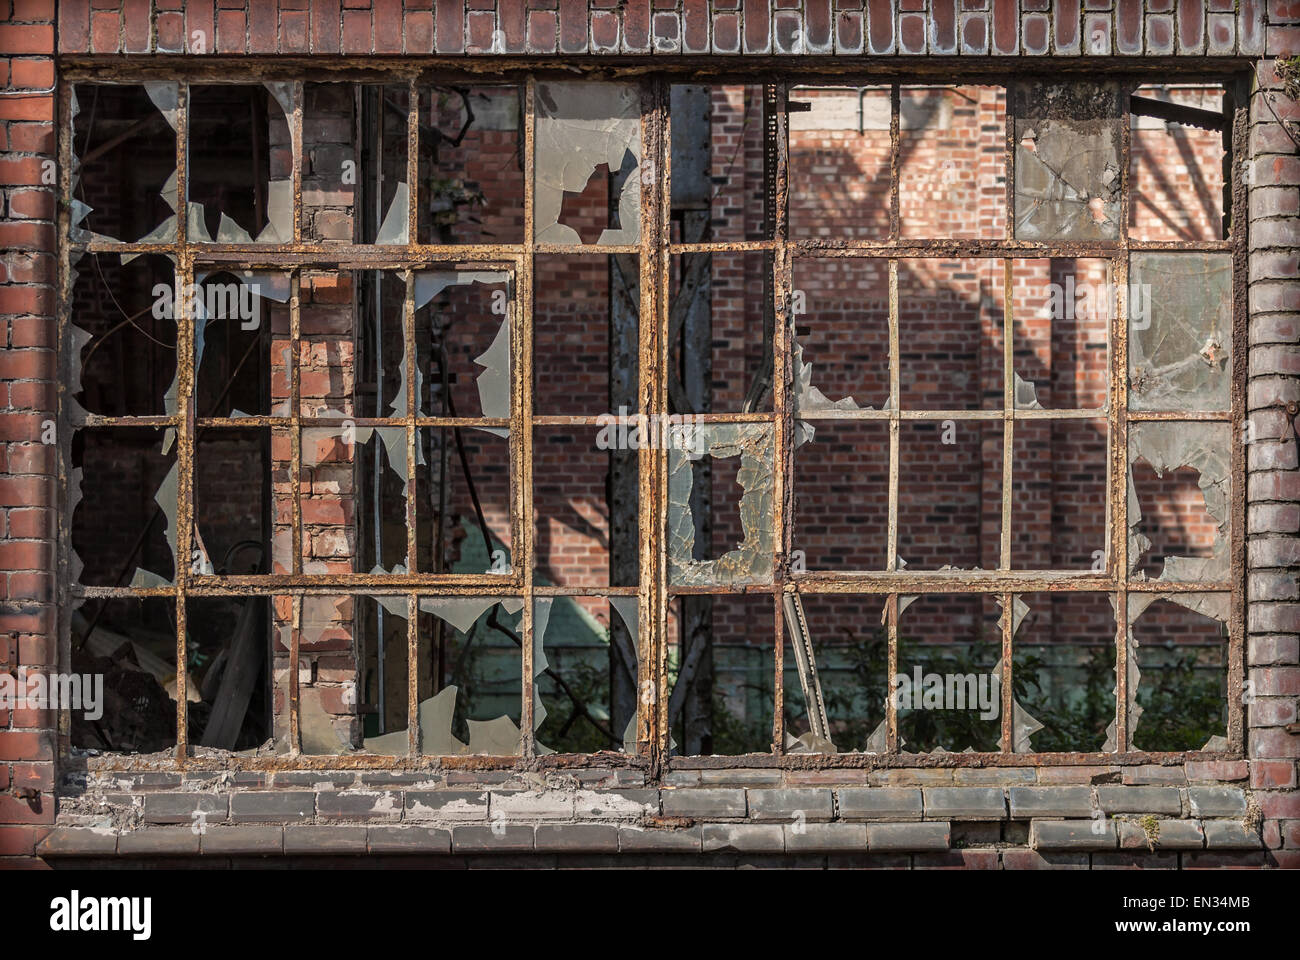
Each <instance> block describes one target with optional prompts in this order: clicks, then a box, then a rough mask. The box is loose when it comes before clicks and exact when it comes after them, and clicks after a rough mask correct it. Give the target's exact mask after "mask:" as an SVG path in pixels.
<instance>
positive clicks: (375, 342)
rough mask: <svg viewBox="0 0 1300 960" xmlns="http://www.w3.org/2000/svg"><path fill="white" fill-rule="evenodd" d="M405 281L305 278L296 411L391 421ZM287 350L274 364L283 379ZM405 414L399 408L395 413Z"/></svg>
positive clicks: (339, 274)
mask: <svg viewBox="0 0 1300 960" xmlns="http://www.w3.org/2000/svg"><path fill="white" fill-rule="evenodd" d="M405 296H406V281H405V280H404V279H403V277H402V276H401V275H400V274H398V273H395V272H392V271H384V270H367V271H357V272H353V271H349V270H330V271H304V272H303V274H302V280H301V282H300V288H299V304H300V314H299V327H300V330H301V340H300V342H299V353H298V362H299V364H300V370H301V374H300V384H299V405H300V408H301V410H302V414H303V416H309V417H335V416H336V417H342V418H347V417H391V416H394V415H395V414H394V413H393V407H394V405H400V404H401V403H403V402H404V401H405V394H400V395H399V387H400V386H401V385H402V383H403V380H404V377H403V371H404V368H405V363H404V357H403V353H404V347H405V343H406V340H405V337H404V336H403V333H402V316H403V313H404V307H403V303H404V298H405ZM288 353H289V348H288V346H287V345H286V346H285V348H284V350H283V351H282V354H283V355H277V356H276V357H273V358H272V359H273V362H275V364H276V366H277V367H284V368H285V374H284V375H285V377H286V378H287V377H288V375H289V371H288V361H289V359H290V358H289V357H288V356H287V354H288ZM400 409H402V410H403V411H404V410H405V407H400Z"/></svg>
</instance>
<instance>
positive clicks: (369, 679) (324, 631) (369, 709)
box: [281, 596, 409, 756]
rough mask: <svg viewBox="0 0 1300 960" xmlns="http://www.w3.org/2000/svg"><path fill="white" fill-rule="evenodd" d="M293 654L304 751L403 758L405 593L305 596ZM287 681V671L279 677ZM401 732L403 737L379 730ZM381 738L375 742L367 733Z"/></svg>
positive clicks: (405, 694) (404, 736)
mask: <svg viewBox="0 0 1300 960" xmlns="http://www.w3.org/2000/svg"><path fill="white" fill-rule="evenodd" d="M302 603H303V608H302V635H301V639H300V641H299V651H298V698H299V705H300V706H299V709H300V714H299V724H298V728H299V732H300V736H301V739H302V752H303V753H306V754H309V755H311V754H314V755H334V754H343V753H352V752H358V751H363V750H364V751H365V752H372V753H382V754H388V755H392V756H405V755H406V754H407V752H408V744H407V741H406V728H407V700H408V696H409V691H408V684H407V663H408V660H409V657H408V653H407V637H406V634H407V630H406V614H407V601H406V597H404V596H383V597H363V596H317V597H304V598H303V601H302ZM281 682H282V683H285V684H287V682H288V678H287V676H285V677H282V678H281ZM391 731H401V735H400V736H396V737H388V738H385V737H384V734H387V733H390V732H391ZM376 737H378V738H381V742H380V743H379V744H378V749H376V743H375V742H374V740H373V739H371V738H376Z"/></svg>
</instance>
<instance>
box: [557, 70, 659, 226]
mask: <svg viewBox="0 0 1300 960" xmlns="http://www.w3.org/2000/svg"><path fill="white" fill-rule="evenodd" d="M536 139H537V145H536V150H537V172H536V179H535V184H534V189H535V192H536V195H535V204H536V224H537V226H536V228H535V229H536V237H535V239H536V240H537V242H538V243H563V244H579V243H588V244H590V243H597V244H621V243H636V242H637V241H638V240H639V239H640V236H641V172H640V169H639V166H640V161H641V93H640V88H639V87H637V86H636V85H634V84H627V83H588V82H561V83H555V82H545V83H539V84H538V85H537V125H536Z"/></svg>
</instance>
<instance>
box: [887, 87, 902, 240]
mask: <svg viewBox="0 0 1300 960" xmlns="http://www.w3.org/2000/svg"><path fill="white" fill-rule="evenodd" d="M902 112H903V111H902V91H901V89H900V87H899V85H898V84H897V83H894V84H891V85H890V87H889V242H890V243H891V244H896V243H898V242H899V237H900V235H901V233H902V230H903V225H902V220H901V214H900V200H899V195H900V193H901V186H900V183H899V180H900V178H901V177H902V175H903V167H902V132H901V126H902V124H901V122H900V118H901V116H902Z"/></svg>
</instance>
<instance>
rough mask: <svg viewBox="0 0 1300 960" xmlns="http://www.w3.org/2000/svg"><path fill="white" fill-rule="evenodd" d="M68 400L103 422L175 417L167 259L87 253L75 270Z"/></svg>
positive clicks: (171, 271) (172, 278)
mask: <svg viewBox="0 0 1300 960" xmlns="http://www.w3.org/2000/svg"><path fill="white" fill-rule="evenodd" d="M73 272H74V274H75V277H74V279H73V284H72V303H71V307H72V310H71V321H72V325H71V334H72V341H73V342H72V345H73V348H74V352H73V357H72V364H73V369H72V377H71V381H72V386H71V393H72V398H73V399H72V402H73V404H76V405H78V406H80V408H81V409H82V410H84V411H85V412H88V413H96V414H103V415H105V416H117V417H123V416H160V415H163V414H167V413H174V412H175V404H174V396H169V395H168V389H169V386H172V385H173V384H174V381H175V378H176V321H175V320H174V319H173V317H174V311H173V304H174V296H173V294H174V292H175V290H176V285H177V279H176V272H175V266H174V264H173V262H172V260H171V258H170V257H165V256H156V255H152V254H150V255H144V256H139V257H135V258H132V259H130V260H129V261H128V262H127V263H123V262H122V258H120V257H118V256H116V255H114V254H94V253H92V254H87V255H85V256H84V257H82V258H81V259H80V260H79V261H78V263H77V266H76V268H75V269H74V271H73Z"/></svg>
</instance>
